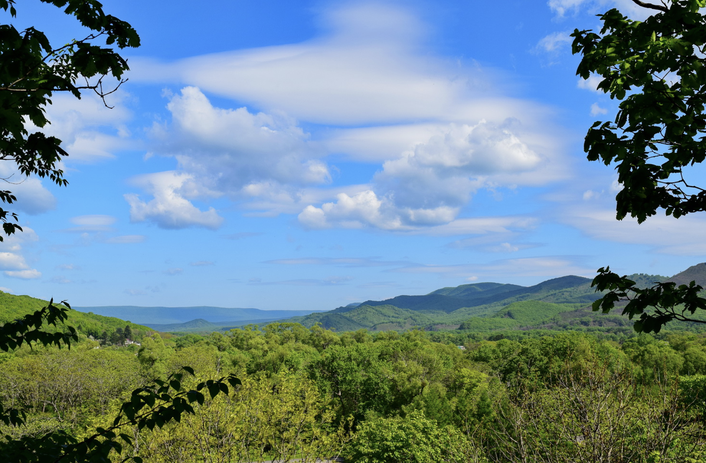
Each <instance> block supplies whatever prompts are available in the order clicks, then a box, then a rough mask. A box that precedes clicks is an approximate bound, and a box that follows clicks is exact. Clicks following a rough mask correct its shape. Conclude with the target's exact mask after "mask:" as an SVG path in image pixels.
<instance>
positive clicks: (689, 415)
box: [0, 303, 706, 462]
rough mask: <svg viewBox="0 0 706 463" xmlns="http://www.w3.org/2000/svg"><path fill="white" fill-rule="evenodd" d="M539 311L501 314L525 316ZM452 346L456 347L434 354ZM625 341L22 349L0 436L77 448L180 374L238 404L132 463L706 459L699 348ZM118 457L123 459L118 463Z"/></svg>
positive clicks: (318, 340) (241, 339)
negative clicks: (65, 439)
mask: <svg viewBox="0 0 706 463" xmlns="http://www.w3.org/2000/svg"><path fill="white" fill-rule="evenodd" d="M533 304H534V303H529V304H526V303H519V304H516V305H514V306H511V307H508V309H507V311H506V313H507V314H511V313H512V314H515V316H517V317H520V318H521V317H524V316H531V310H529V309H531V308H532V307H533ZM550 307H551V306H550ZM500 319H506V320H513V319H512V318H510V317H504V318H500ZM518 333H521V332H518ZM522 333H526V332H522ZM444 336H452V337H453V339H451V338H449V339H447V341H446V342H437V341H434V340H432V339H437V338H438V339H440V340H443V337H444ZM615 339H619V340H620V342H616V341H614V340H610V339H609V337H605V338H604V339H600V338H598V337H595V336H592V335H589V334H582V333H576V332H565V333H556V332H555V333H554V334H551V335H537V334H535V335H534V336H525V337H524V338H518V340H510V339H501V340H497V341H491V340H483V339H482V336H480V337H479V336H478V335H476V334H473V333H470V332H463V331H458V330H457V331H455V332H453V333H450V332H446V333H444V332H436V333H434V332H431V333H425V332H421V331H408V332H405V333H398V332H394V331H390V332H378V333H370V332H368V331H365V330H359V331H355V332H345V333H340V334H337V333H335V332H332V331H328V330H325V329H323V328H321V327H320V326H313V327H311V328H305V327H303V326H301V325H298V324H294V323H274V324H270V325H268V326H266V327H263V328H262V330H259V329H257V328H256V327H254V326H251V327H246V328H243V329H234V330H231V331H229V332H226V333H224V334H221V333H212V334H210V335H208V336H199V335H194V334H191V335H188V336H184V337H162V336H159V335H158V334H156V333H155V334H152V335H149V336H144V337H143V342H142V345H141V346H135V345H130V346H112V347H111V346H104V347H100V348H98V349H96V348H95V347H96V346H97V343H96V342H95V341H90V340H83V341H79V342H78V344H76V345H74V347H73V348H72V349H71V350H70V351H69V350H66V349H63V350H59V349H57V348H55V347H54V348H35V349H29V348H27V347H23V348H20V349H17V350H15V351H13V352H12V353H8V354H6V356H5V358H4V361H3V362H1V363H0V378H2V380H0V399H1V400H2V402H3V403H7V404H12V405H13V406H18V407H19V406H21V407H23V408H24V409H25V410H28V414H27V424H26V425H25V426H11V425H5V426H1V427H0V434H2V435H5V436H10V437H11V438H12V441H13V442H21V441H22V440H23V439H27V438H30V437H33V436H34V437H37V436H41V435H56V434H57V432H59V431H61V432H63V433H65V434H66V435H67V436H70V437H71V438H72V439H73V440H74V441H81V439H86V438H90V437H91V436H92V434H91V432H92V431H91V430H92V429H95V428H96V427H102V428H107V427H109V426H110V425H111V423H113V420H114V417H115V416H116V414H117V413H118V411H119V410H120V409H121V407H124V405H121V404H124V402H125V401H126V400H128V399H130V397H131V392H130V391H131V390H135V389H136V388H137V390H138V391H139V390H142V387H143V385H146V384H149V382H150V379H151V378H154V377H156V378H162V379H164V380H167V378H169V377H170V375H174V374H175V373H178V372H179V371H180V369H181V366H182V365H184V364H187V363H188V364H190V365H192V366H193V368H194V373H195V376H193V377H187V376H183V377H181V378H180V380H179V381H177V382H178V383H179V384H177V386H179V387H180V388H181V390H186V389H189V388H191V390H194V391H195V390H196V386H197V383H199V382H201V384H204V386H202V388H203V389H202V390H203V391H207V390H210V389H209V386H208V385H207V384H206V382H208V381H213V380H215V379H216V378H219V377H222V376H223V375H228V374H230V375H237V376H238V377H239V378H241V380H242V385H240V386H237V387H236V388H235V389H234V390H232V389H231V393H230V394H228V395H222V394H221V395H217V396H214V397H213V398H211V397H210V395H205V396H204V395H203V394H202V395H201V397H200V399H198V400H197V399H196V398H195V399H194V401H192V402H188V403H190V404H191V407H192V409H193V411H194V413H193V414H189V413H187V414H184V415H183V416H180V418H179V420H178V421H174V420H166V419H165V420H163V421H162V422H161V426H160V425H159V424H160V423H156V422H152V424H151V425H150V424H144V425H142V426H140V425H139V424H137V423H134V424H130V423H125V424H124V425H123V427H122V428H121V429H122V431H121V432H123V433H125V434H126V435H127V436H129V438H130V441H129V443H128V442H127V441H125V442H123V445H122V448H121V449H122V452H123V453H122V455H123V457H124V456H128V455H130V456H134V457H140V458H143V461H150V462H151V461H154V462H172V461H179V462H191V461H194V462H195V461H224V462H225V461H227V462H259V461H266V460H280V461H284V460H287V459H291V458H302V459H304V461H314V459H315V458H317V457H318V458H331V457H334V456H336V455H342V456H344V457H345V458H346V461H347V462H392V461H418V462H437V461H439V462H441V461H448V462H489V461H493V462H508V461H509V462H513V461H518V462H519V461H523V462H539V461H555V462H560V461H585V462H594V461H606V462H624V461H634V462H653V461H663V462H664V461H701V460H703V458H704V457H705V456H704V455H703V454H702V451H701V449H702V448H703V446H704V444H706V434H705V430H704V428H703V423H704V418H705V417H706V415H705V414H706V408H704V406H703V403H704V402H703V398H704V397H706V381H705V380H704V378H706V337H704V336H703V335H699V334H695V333H686V332H682V333H672V334H668V335H664V336H662V337H660V338H654V337H651V336H649V335H640V336H635V335H634V334H633V335H632V336H631V337H625V336H623V337H617V338H615ZM449 340H452V341H453V342H448V341H449ZM459 346H462V347H464V348H463V349H461V348H459ZM50 378H58V379H59V381H51V380H50ZM171 378H172V380H170V381H174V378H175V377H174V376H171ZM170 381H167V382H165V383H161V384H164V385H165V386H167V387H168V386H169V384H170ZM158 384H159V383H158ZM211 384H212V385H213V387H215V388H216V389H217V391H215V392H218V390H220V386H217V385H216V383H215V382H212V383H211ZM133 394H134V393H133ZM171 394H172V395H173V394H174V393H171ZM184 397H185V398H186V396H184ZM2 447H3V446H2V445H0V452H6V453H7V451H8V450H7V448H2ZM108 455H113V456H112V457H110V458H112V459H118V458H119V457H118V453H116V451H115V450H112V453H109V454H108Z"/></svg>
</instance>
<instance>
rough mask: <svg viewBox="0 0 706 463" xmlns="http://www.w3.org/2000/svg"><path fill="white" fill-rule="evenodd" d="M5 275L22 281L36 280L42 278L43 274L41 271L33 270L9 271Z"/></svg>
mask: <svg viewBox="0 0 706 463" xmlns="http://www.w3.org/2000/svg"><path fill="white" fill-rule="evenodd" d="M5 275H7V276H9V277H10V278H19V279H22V280H35V279H37V278H41V276H42V273H41V272H40V271H39V270H35V269H31V270H12V271H10V270H7V271H5Z"/></svg>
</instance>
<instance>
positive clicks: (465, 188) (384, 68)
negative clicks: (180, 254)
mask: <svg viewBox="0 0 706 463" xmlns="http://www.w3.org/2000/svg"><path fill="white" fill-rule="evenodd" d="M321 24H322V25H323V27H324V29H325V31H326V32H325V34H324V35H322V36H321V37H319V38H317V39H314V40H310V41H307V42H303V43H299V44H294V45H284V46H275V47H266V48H257V49H251V50H244V51H237V52H227V53H220V54H215V55H207V56H200V57H195V58H192V59H186V60H181V61H178V62H175V63H171V64H164V63H162V64H160V63H154V62H147V61H144V60H143V61H137V62H134V63H131V64H133V66H132V67H133V70H134V72H133V77H134V78H135V79H137V80H140V79H141V80H152V81H158V82H162V83H163V82H164V81H165V79H167V81H169V82H172V83H174V84H177V85H187V86H186V87H184V88H183V89H182V90H181V92H180V93H179V94H177V95H170V102H169V104H168V109H169V111H170V113H171V116H172V120H171V122H169V123H166V124H164V123H159V124H155V126H154V128H153V134H154V137H155V140H156V144H155V146H154V147H153V149H152V150H151V151H150V156H151V155H153V154H156V155H162V156H172V157H174V158H175V159H176V160H177V162H178V168H177V170H176V172H172V173H171V174H170V175H171V176H172V177H179V178H181V179H185V180H183V181H181V182H180V183H179V184H178V186H173V184H172V183H173V182H172V183H165V182H158V181H157V180H150V181H144V182H142V184H143V186H144V187H145V188H146V189H148V190H149V191H151V192H152V193H153V195H156V194H159V195H160V197H159V198H157V196H154V199H153V200H151V201H148V200H143V199H139V197H138V196H137V195H134V194H132V195H126V199H127V200H128V202H129V203H130V206H131V217H132V219H133V220H134V221H139V220H151V221H155V222H157V223H158V224H159V225H160V226H163V227H165V226H168V227H171V228H180V227H181V226H185V225H184V224H194V223H199V220H197V218H199V217H200V216H201V215H202V214H205V212H203V211H200V210H198V209H197V208H196V207H195V206H193V204H192V203H191V201H193V200H195V199H205V200H208V199H210V198H214V197H219V196H223V197H226V198H228V199H230V200H232V201H236V202H237V204H238V206H239V207H241V208H243V209H248V210H250V211H252V212H249V213H248V214H249V215H277V214H282V213H287V214H298V216H299V220H300V222H301V223H302V224H303V225H305V226H306V227H309V228H328V227H346V228H351V227H375V228H381V229H389V230H402V229H405V230H411V229H415V228H418V227H430V226H435V225H439V224H444V223H448V222H450V221H452V220H454V219H455V218H456V217H457V216H458V214H459V212H460V210H461V209H462V208H463V207H464V206H465V205H466V204H468V202H469V201H470V199H471V197H472V195H473V194H474V193H475V192H476V191H477V190H478V189H479V188H489V189H499V188H514V187H516V186H530V185H531V186H534V185H542V186H544V185H546V184H547V183H549V182H551V181H554V180H557V179H559V178H564V177H566V176H567V175H569V169H568V168H567V165H566V161H565V158H564V157H563V154H562V150H561V147H560V145H561V143H562V141H561V135H560V132H559V131H557V130H556V127H554V126H553V124H552V123H551V121H550V117H551V116H552V110H550V109H549V108H546V107H542V106H540V105H538V104H536V103H534V102H531V101H523V100H520V99H517V98H509V97H506V96H504V95H503V94H502V92H501V91H500V90H499V85H498V84H497V83H498V82H503V81H504V82H507V79H505V78H504V77H503V76H502V75H501V73H499V72H497V71H495V70H493V69H490V68H482V67H480V66H479V65H477V64H475V63H471V64H470V65H469V64H466V63H458V62H452V61H450V60H445V59H441V58H436V57H434V56H433V55H431V54H430V53H429V52H428V49H426V48H425V47H424V46H423V40H424V38H425V32H424V30H425V26H424V24H423V22H422V21H421V20H420V19H419V18H417V17H415V16H414V15H413V14H412V13H410V12H409V11H408V10H406V9H403V8H400V7H396V6H390V5H379V4H373V3H360V4H345V5H343V6H340V5H339V6H337V7H335V8H330V9H327V10H325V12H324V13H323V15H322V17H321ZM552 40H553V42H552ZM565 40H566V37H563V36H559V35H556V36H555V37H553V38H552V39H549V38H548V39H547V40H546V41H545V42H544V46H545V48H547V49H550V48H552V49H553V47H554V48H555V47H557V46H559V43H561V42H563V41H565ZM204 92H209V93H211V94H216V95H219V96H225V97H227V98H231V99H233V100H235V101H237V102H238V105H242V104H243V103H247V104H248V105H250V106H251V107H256V108H259V109H261V110H262V111H261V112H256V111H253V110H252V109H250V110H249V109H247V108H245V107H239V108H237V109H229V108H224V107H216V106H214V105H213V104H212V103H211V101H209V99H208V98H207V97H206V96H205V95H204ZM297 121H302V123H315V124H317V123H320V124H325V125H326V126H327V127H332V126H333V127H332V130H330V131H323V130H322V131H318V132H314V135H315V136H316V137H318V139H314V140H312V139H311V137H310V135H309V134H307V133H306V132H305V131H304V130H303V129H302V128H301V126H300V125H299V122H297ZM381 125H382V126H381ZM336 126H337V127H336ZM330 153H335V154H336V155H343V156H346V157H348V159H351V160H353V161H367V162H375V163H380V165H381V168H380V169H378V172H377V174H375V175H373V174H372V172H371V175H373V178H371V181H370V182H369V183H366V184H358V185H346V186H344V187H339V188H329V187H327V186H326V185H328V184H329V183H330V182H331V181H332V172H334V169H333V168H332V167H331V166H329V165H328V164H327V163H326V162H325V161H324V156H326V155H327V154H330ZM162 174H165V175H166V174H167V173H162ZM154 175H156V174H154ZM143 178H144V177H143ZM192 187H193V188H194V189H195V190H198V191H191V188H192ZM187 209H188V210H189V211H190V213H189V214H184V211H185V210H187ZM213 214H216V213H215V211H213ZM171 215H174V216H175V217H177V216H183V215H187V216H188V217H189V219H188V220H180V219H177V218H174V220H171V219H170V216H171ZM209 219H213V217H210V218H209ZM204 222H208V220H201V224H203V223H204ZM175 223H176V224H178V225H175ZM212 228H213V227H212Z"/></svg>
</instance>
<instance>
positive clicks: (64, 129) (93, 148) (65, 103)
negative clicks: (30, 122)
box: [30, 90, 134, 162]
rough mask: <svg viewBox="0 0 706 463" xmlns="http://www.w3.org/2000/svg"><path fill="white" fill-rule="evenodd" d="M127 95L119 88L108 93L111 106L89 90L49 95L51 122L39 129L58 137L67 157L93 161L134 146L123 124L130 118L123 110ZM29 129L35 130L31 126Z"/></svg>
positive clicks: (74, 159)
mask: <svg viewBox="0 0 706 463" xmlns="http://www.w3.org/2000/svg"><path fill="white" fill-rule="evenodd" d="M127 100H128V95H127V94H126V93H125V92H123V91H122V90H119V91H118V92H116V93H114V94H112V95H111V96H110V103H111V104H112V105H114V107H113V109H109V108H106V107H105V105H104V104H103V101H102V100H101V99H100V98H98V97H97V96H96V95H94V94H92V93H91V92H87V93H85V94H84V95H83V96H82V97H81V99H77V98H75V97H73V95H68V94H57V95H54V96H53V97H52V104H51V105H49V106H48V107H47V108H46V109H47V118H48V119H49V120H50V121H51V124H49V125H47V126H46V127H43V128H42V129H41V130H42V132H44V133H46V134H47V135H51V136H55V137H57V138H59V139H60V140H62V147H63V148H64V149H65V150H66V151H67V152H68V153H69V157H68V158H67V160H69V161H72V162H73V161H79V162H94V161H97V160H100V159H106V158H112V157H114V154H113V153H114V152H115V151H118V150H121V149H125V148H129V147H132V146H134V141H131V139H130V138H129V130H128V129H127V127H126V124H127V122H128V121H129V119H130V117H131V113H130V111H129V110H128V109H127ZM30 129H31V130H37V128H36V127H31V126H30Z"/></svg>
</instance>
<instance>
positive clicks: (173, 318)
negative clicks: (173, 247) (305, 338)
mask: <svg viewBox="0 0 706 463" xmlns="http://www.w3.org/2000/svg"><path fill="white" fill-rule="evenodd" d="M73 308H74V309H76V310H78V311H80V312H92V313H94V314H97V315H104V316H106V317H117V318H121V319H123V320H130V321H131V322H133V323H140V324H142V325H152V324H161V325H166V324H180V323H186V322H190V321H192V320H197V319H203V320H208V321H209V322H211V323H216V322H229V323H233V324H237V323H241V322H245V323H250V322H263V321H271V320H280V319H282V318H289V317H296V316H302V315H308V314H310V313H312V312H314V311H313V310H260V309H227V308H223V307H209V306H202V307H135V306H103V307H73Z"/></svg>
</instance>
